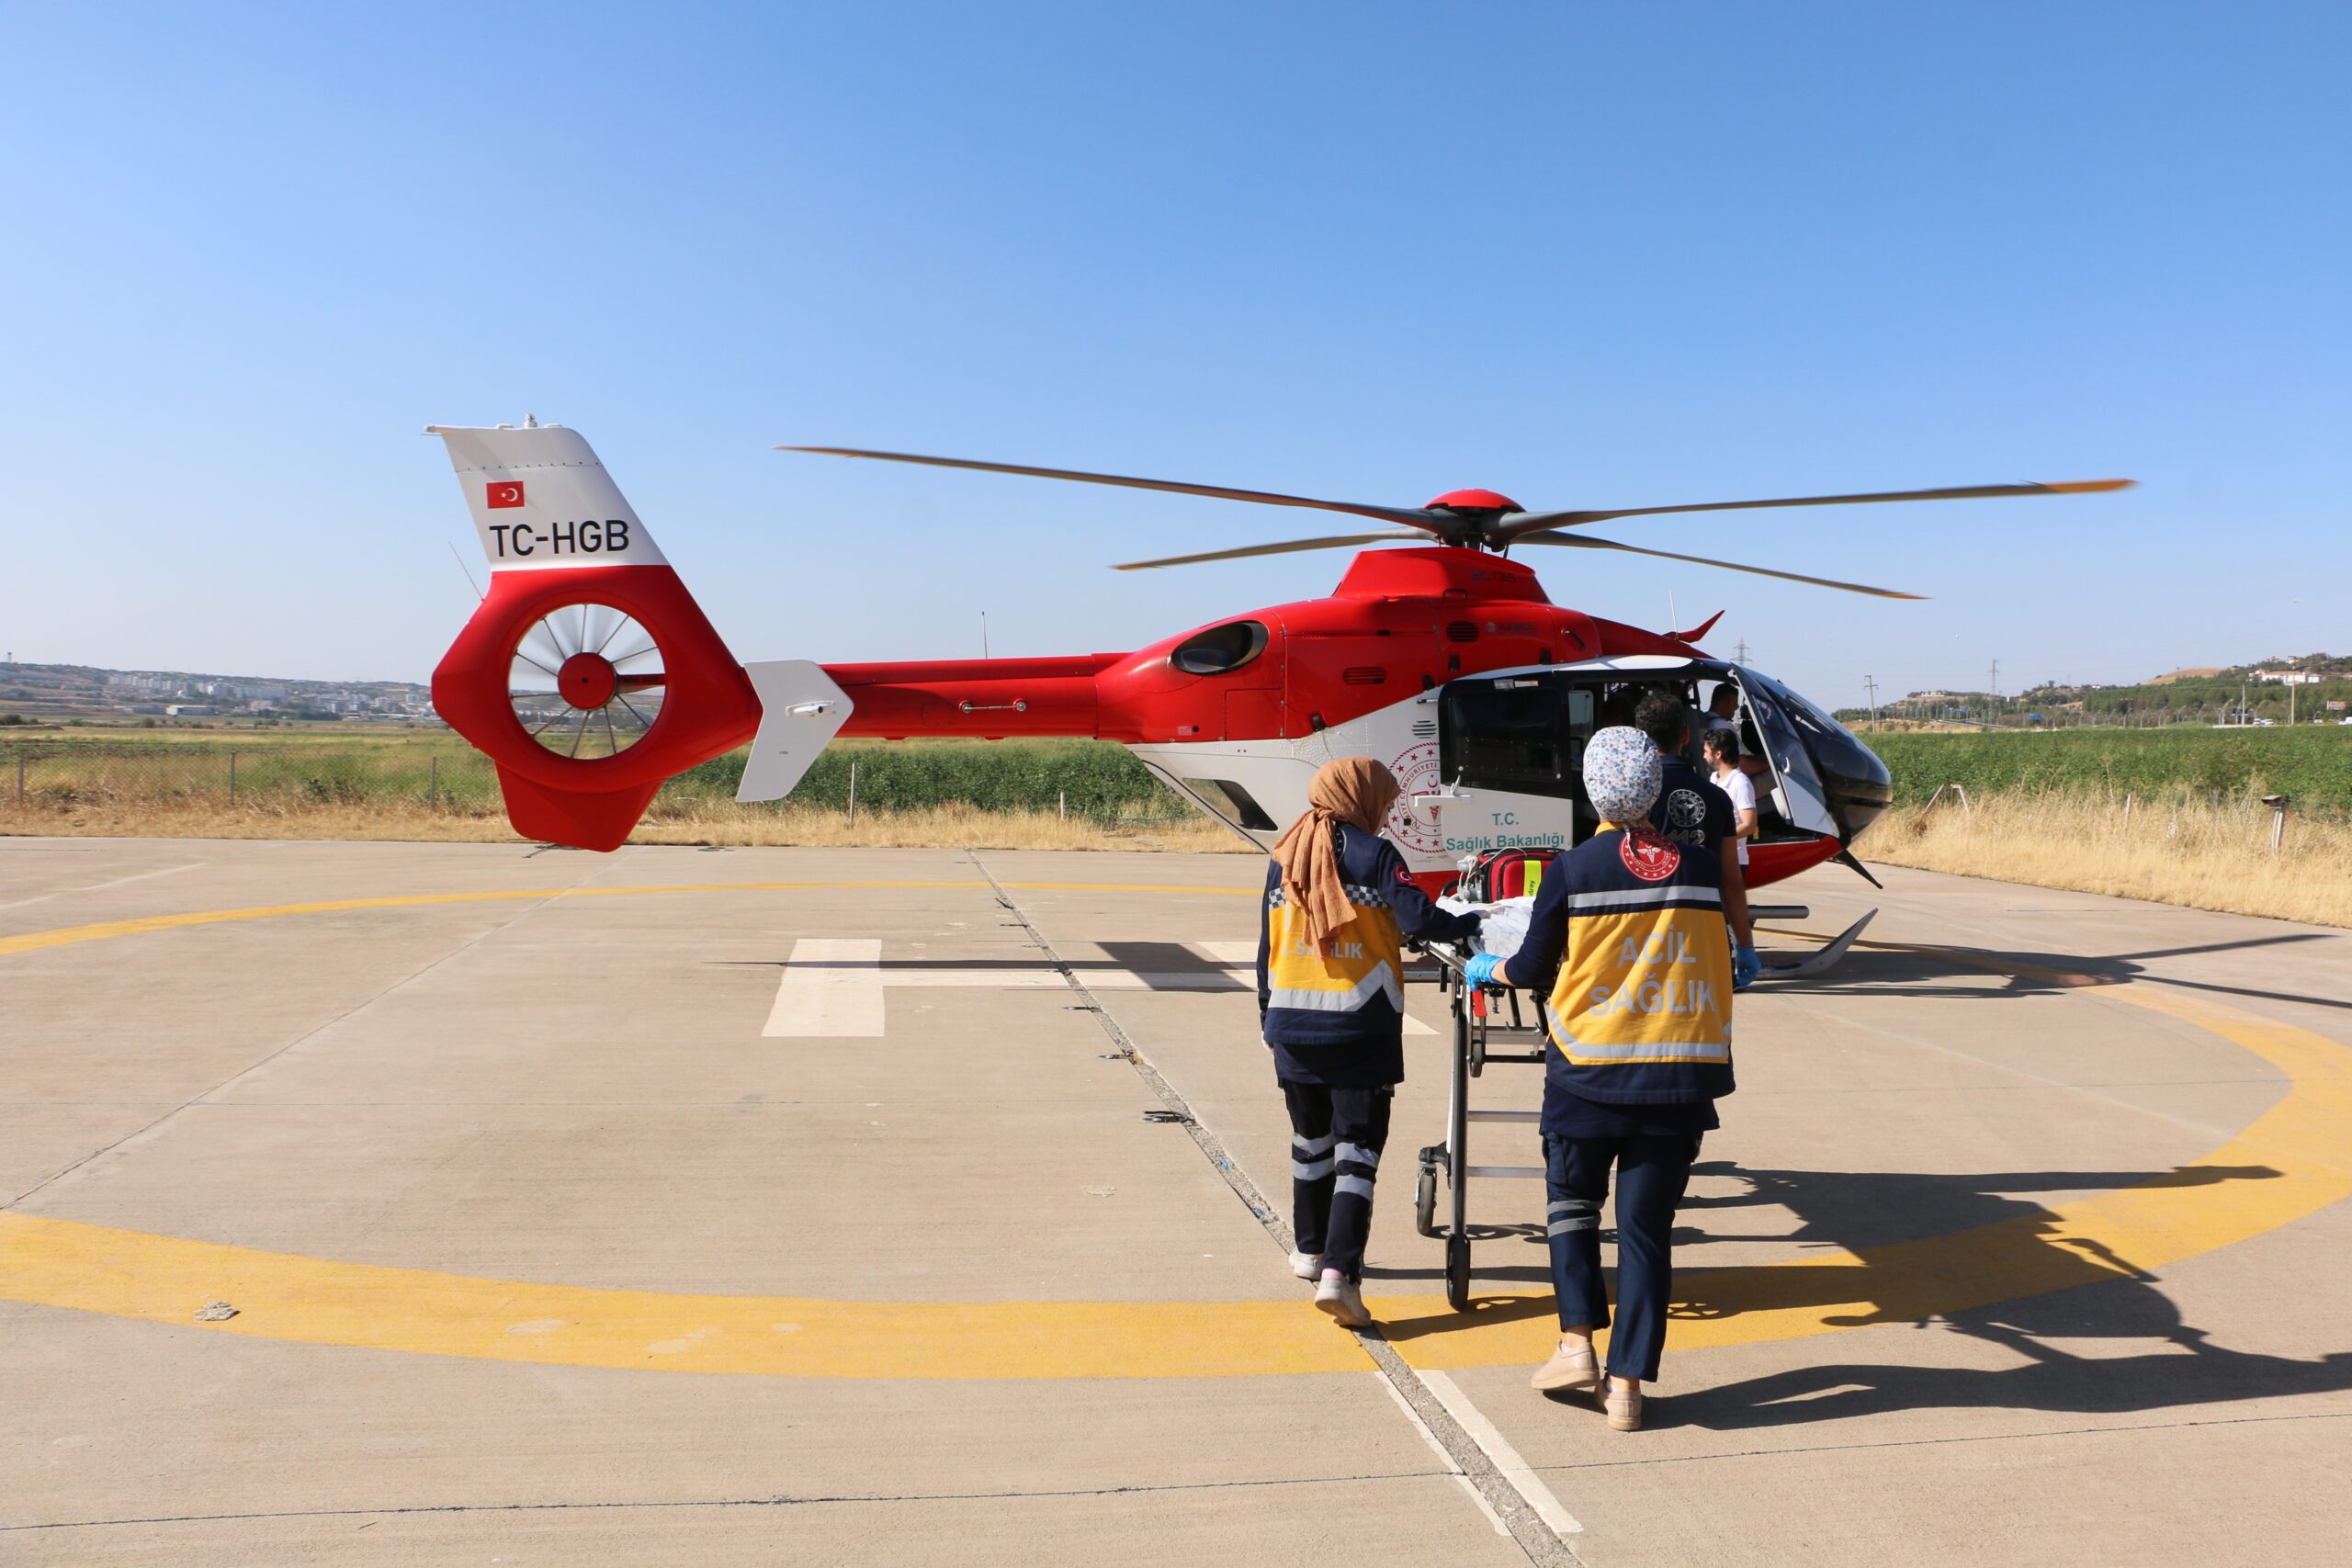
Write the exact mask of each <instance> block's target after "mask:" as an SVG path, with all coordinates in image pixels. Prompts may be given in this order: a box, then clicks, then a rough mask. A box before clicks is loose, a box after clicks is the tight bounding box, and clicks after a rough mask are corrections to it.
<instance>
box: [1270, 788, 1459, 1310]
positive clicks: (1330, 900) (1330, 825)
mask: <svg viewBox="0 0 2352 1568" xmlns="http://www.w3.org/2000/svg"><path fill="white" fill-rule="evenodd" d="M1306 798H1307V802H1308V810H1307V813H1306V816H1304V817H1301V818H1299V819H1298V820H1297V821H1295V822H1294V823H1292V824H1291V826H1290V830H1289V831H1288V832H1285V833H1284V834H1283V836H1282V837H1281V838H1280V839H1278V840H1275V841H1274V851H1273V863H1272V864H1271V865H1269V866H1268V867H1267V868H1266V897H1265V902H1264V905H1263V906H1262V908H1261V914H1260V918H1259V922H1258V1014H1259V1018H1260V1019H1261V1022H1262V1025H1263V1032H1264V1036H1265V1041H1266V1044H1267V1046H1268V1047H1269V1048H1270V1049H1271V1050H1272V1052H1273V1056H1274V1077H1275V1078H1276V1079H1277V1080H1278V1081H1279V1082H1280V1083H1281V1084H1282V1089H1283V1100H1284V1101H1285V1103H1286V1104H1287V1105H1288V1107H1289V1110H1290V1125H1291V1141H1290V1160H1291V1164H1290V1172H1291V1226H1292V1229H1293V1230H1294V1231H1295V1233H1296V1241H1295V1246H1296V1248H1297V1250H1295V1251H1294V1252H1293V1253H1292V1254H1291V1255H1290V1267H1291V1272H1292V1273H1294V1274H1296V1275H1297V1276H1298V1277H1299V1278H1300V1279H1302V1280H1313V1281H1315V1304H1316V1305H1317V1306H1318V1307H1320V1308H1322V1309H1323V1310H1324V1311H1325V1312H1328V1313H1329V1314H1331V1315H1332V1316H1333V1317H1334V1318H1336V1319H1338V1320H1339V1321H1340V1323H1341V1324H1342V1325H1345V1326H1347V1327H1350V1328H1363V1327H1368V1326H1370V1325H1371V1323H1372V1316H1371V1314H1368V1313H1367V1312H1365V1311H1364V1306H1363V1292H1362V1289H1361V1287H1362V1283H1363V1248H1364V1242H1365V1240H1366V1238H1367V1237H1368V1236H1369V1235H1371V1233H1372V1189H1373V1183H1374V1181H1375V1180H1376V1179H1378V1178H1379V1174H1380V1153H1381V1150H1382V1149H1383V1148H1384V1147H1385V1146H1386V1145H1387V1142H1388V1112H1389V1108H1390V1105H1391V1103H1392V1101H1393V1100H1394V1099H1395V1097H1396V1092H1397V1084H1399V1083H1401V1082H1403V1081H1404V1078H1405V987H1404V962H1405V961H1404V951H1403V950H1404V940H1405V938H1407V937H1430V938H1435V939H1437V940H1440V941H1445V942H1461V941H1464V940H1465V939H1466V938H1468V936H1469V935H1470V934H1471V933H1472V932H1473V931H1476V930H1477V926H1478V922H1477V918H1476V916H1474V915H1456V914H1453V913H1452V912H1450V911H1448V910H1445V909H1441V908H1438V907H1437V906H1436V905H1435V904H1432V903H1431V902H1430V900H1429V897H1428V896H1427V895H1426V894H1424V893H1423V892H1422V891H1421V890H1420V887H1419V885H1417V884H1416V883H1415V882H1414V881H1413V877H1412V874H1411V873H1410V872H1408V871H1407V870H1406V869H1405V857H1404V856H1403V855H1401V854H1399V853H1398V852H1397V846H1396V845H1394V844H1392V843H1390V842H1389V841H1388V840H1385V839H1384V838H1382V837H1381V836H1380V828H1381V824H1382V823H1383V822H1384V821H1385V820H1386V819H1387V817H1388V812H1389V808H1390V807H1393V806H1395V805H1396V804H1397V776H1396V775H1395V774H1394V773H1390V772H1389V771H1388V770H1387V769H1386V768H1385V767H1383V766H1382V765H1381V764H1380V763H1378V762H1375V761H1373V760H1372V759H1371V758H1369V757H1342V758H1340V759H1338V760H1337V761H1329V762H1326V763H1324V764H1323V766H1322V767H1321V768H1320V769H1318V770H1317V772H1316V774H1315V777H1314V780H1313V781H1312V782H1311V783H1310V784H1308V785H1307V786H1306Z"/></svg>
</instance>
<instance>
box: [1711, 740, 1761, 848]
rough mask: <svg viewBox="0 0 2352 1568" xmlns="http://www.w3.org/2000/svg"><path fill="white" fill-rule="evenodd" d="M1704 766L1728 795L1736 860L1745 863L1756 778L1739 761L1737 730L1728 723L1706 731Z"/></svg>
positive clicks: (1753, 821) (1753, 825)
mask: <svg viewBox="0 0 2352 1568" xmlns="http://www.w3.org/2000/svg"><path fill="white" fill-rule="evenodd" d="M1704 745H1705V748H1706V753H1707V766H1708V767H1710V768H1712V769H1713V770H1714V774H1715V787H1716V788H1718V789H1720V790H1722V791H1723V792H1724V794H1725V795H1729V796H1731V819H1732V829H1733V831H1734V832H1735V833H1736V834H1737V835H1738V838H1739V863H1740V864H1741V865H1742V866H1745V865H1747V840H1750V839H1753V838H1754V837H1756V781H1755V780H1754V779H1751V778H1749V777H1748V776H1747V772H1746V770H1744V769H1743V768H1741V767H1740V765H1739V731H1738V730H1736V729H1734V728H1730V727H1728V726H1725V727H1723V728H1713V729H1710V730H1708V731H1707V739H1706V740H1705V742H1704Z"/></svg>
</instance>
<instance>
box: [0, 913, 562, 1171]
mask: <svg viewBox="0 0 2352 1568" xmlns="http://www.w3.org/2000/svg"><path fill="white" fill-rule="evenodd" d="M583 875H584V873H583ZM547 903H548V899H546V898H542V899H540V900H539V901H538V902H537V903H536V904H533V905H531V906H530V907H529V908H523V909H517V910H515V913H514V914H512V915H510V916H508V917H507V918H506V919H503V920H501V921H500V922H498V924H496V925H494V926H488V927H485V928H483V929H482V930H481V931H476V932H475V933H474V934H473V935H472V936H469V937H468V938H467V939H466V940H465V941H464V942H459V943H458V945H457V946H455V947H453V948H450V949H449V950H448V951H447V952H446V953H440V954H438V955H436V956H435V957H434V958H431V959H429V960H427V961H426V962H425V963H424V964H419V965H418V966H417V967H416V968H414V969H412V970H410V971H409V972H408V973H407V974H405V975H402V976H401V977H400V978H398V979H396V980H392V981H390V982H388V983H387V984H385V985H384V986H382V987H379V988H378V989H376V990H374V991H372V992H370V993H368V995H367V996H365V997H362V998H360V999H359V1000H357V1001H356V1002H354V1003H352V1004H351V1005H350V1006H349V1007H347V1008H345V1009H344V1010H342V1011H341V1012H338V1013H336V1014H335V1015H334V1017H333V1018H330V1019H326V1020H323V1021H321V1022H318V1023H315V1024H313V1025H311V1027H310V1028H308V1029H306V1030H304V1031H302V1032H300V1034H297V1035H296V1036H294V1038H293V1039H291V1040H288V1042H286V1043H285V1044H283V1045H280V1046H279V1047H277V1049H276V1050H275V1051H271V1052H269V1053H268V1054H266V1055H264V1056H262V1057H261V1058H260V1059H259V1060H257V1061H252V1062H248V1063H246V1064H245V1065H244V1066H242V1067H240V1068H238V1069H237V1070H236V1071H235V1072H233V1073H231V1074H230V1075H229V1076H228V1077H225V1078H222V1079H221V1080H220V1082H219V1083H217V1084H214V1085H213V1086H212V1087H211V1088H209V1089H205V1090H203V1091H202V1092H201V1093H198V1094H193V1095H190V1096H189V1097H188V1098H187V1100H183V1101H181V1102H180V1103H179V1104H177V1105H175V1106H173V1107H172V1108H171V1109H170V1110H169V1111H164V1113H163V1114H162V1115H161V1116H158V1117H156V1118H155V1119H154V1120H153V1121H152V1122H148V1123H147V1124H146V1125H144V1126H142V1127H138V1128H134V1129H133V1130H131V1131H130V1132H128V1133H125V1134H123V1135H122V1136H121V1137H119V1138H117V1139H115V1140H114V1141H113V1142H112V1143H109V1144H107V1145H103V1146H101V1147H98V1148H95V1149H92V1150H91V1151H90V1152H89V1153H88V1154H85V1155H84V1156H82V1157H81V1158H80V1159H77V1160H75V1161H74V1163H73V1164H71V1165H68V1166H66V1167H64V1168H62V1169H59V1170H53V1171H51V1172H50V1173H49V1174H48V1175H47V1176H44V1177H42V1178H41V1179H40V1180H39V1181H36V1182H34V1183H33V1184H32V1185H31V1186H30V1187H28V1188H26V1189H25V1190H23V1191H22V1192H19V1193H17V1195H16V1196H15V1197H13V1198H10V1199H8V1200H7V1201H5V1202H0V1210H6V1209H14V1208H16V1207H17V1205H18V1204H20V1203H23V1202H24V1201H26V1200H28V1199H30V1198H35V1197H38V1196H40V1194H41V1193H43V1192H45V1191H47V1190H49V1189H51V1188H52V1187H54V1186H56V1185H58V1184H59V1183H60V1182H62V1181H65V1180H68V1179H71V1178H72V1177H73V1176H74V1174H75V1173H76V1172H78V1171H83V1170H86V1169H88V1168H90V1167H91V1166H92V1165H94V1164H96V1162H97V1161H99V1160H102V1159H104V1158H106V1156H108V1155H110V1154H112V1153H114V1152H115V1151H116V1150H118V1149H128V1148H132V1147H135V1146H137V1145H140V1144H142V1143H144V1142H145V1141H146V1140H147V1139H148V1138H150V1137H152V1136H153V1135H155V1134H158V1133H160V1132H161V1131H162V1130H163V1128H164V1125H165V1124H166V1123H168V1122H172V1121H174V1120H175V1119H176V1118H178V1117H179V1116H181V1115H184V1114H185V1113H187V1111H193V1110H196V1109H198V1108H199V1107H205V1106H207V1104H208V1102H209V1101H211V1100H212V1098H213V1096H215V1095H217V1094H219V1093H220V1092H221V1091H222V1090H223V1089H230V1088H232V1087H233V1086H234V1085H236V1084H237V1083H238V1082H239V1081H240V1080H241V1079H243V1078H247V1077H252V1076H253V1075H254V1074H255V1073H257V1072H259V1071H261V1070H262V1069H263V1068H264V1067H266V1066H269V1065H270V1064H271V1063H272V1062H275V1061H277V1059H278V1058H279V1057H281V1056H283V1055H286V1054H287V1053H288V1051H291V1050H294V1049H295V1048H296V1047H298V1046H300V1045H301V1044H303V1043H306V1042H308V1041H311V1040H315V1039H317V1038H318V1037H319V1036H320V1035H322V1034H323V1033H325V1032H327V1031H328V1030H330V1029H333V1028H334V1026H335V1025H336V1024H338V1023H341V1022H342V1021H344V1020H345V1019H346V1018H349V1017H351V1016H352V1015H353V1014H355V1013H357V1012H361V1011H364V1010H367V1009H368V1008H370V1007H373V1006H375V1005H376V1003H378V1002H379V1001H381V1000H382V999H383V998H386V997H388V996H390V995H391V994H392V993H393V992H394V991H397V990H399V989H400V988H401V987H403V986H406V985H409V984H411V983H413V982H414V981H415V980H418V979H420V978H422V977H423V976H425V975H428V974H431V973H432V972H433V971H434V970H435V969H438V968H439V967H440V966H441V965H442V964H447V962H448V961H449V960H451V959H452V958H455V957H457V956H458V954H459V953H466V952H469V951H470V950H471V949H472V948H473V947H474V946H475V945H476V944H477V943H479V942H483V941H485V940H487V939H488V938H490V937H491V936H492V935H494V934H496V933H497V932H499V931H505V930H506V929H508V928H509V927H511V926H512V925H514V924H515V921H516V920H519V919H523V918H524V917H525V916H526V915H528V914H530V912H531V910H532V909H537V908H543V907H544V906H545V905H546V904H547ZM0 951H5V949H0Z"/></svg>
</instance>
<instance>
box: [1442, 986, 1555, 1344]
mask: <svg viewBox="0 0 2352 1568" xmlns="http://www.w3.org/2000/svg"><path fill="white" fill-rule="evenodd" d="M1424 951H1425V952H1426V953H1428V954H1429V956H1430V958H1432V959H1434V960H1436V962H1437V972H1436V973H1435V975H1434V976H1430V978H1432V979H1433V980H1434V981H1435V983H1436V985H1437V986H1438V988H1439V989H1440V990H1441V991H1442V992H1443V993H1444V995H1445V997H1446V1000H1447V1011H1448V1012H1449V1014H1450V1015H1451V1018H1452V1021H1453V1028H1452V1030H1451V1032H1450V1037H1451V1040H1452V1043H1453V1071H1452V1073H1451V1074H1450V1075H1449V1084H1448V1089H1447V1093H1446V1107H1445V1142H1443V1143H1442V1144H1431V1145H1429V1146H1428V1147H1426V1148H1424V1149H1422V1150H1421V1153H1420V1166H1421V1168H1420V1175H1419V1179H1418V1180H1417V1181H1416V1182H1415V1184H1414V1188H1413V1224H1414V1228H1415V1229H1417V1230H1419V1232H1420V1233H1421V1234H1422V1235H1426V1236H1438V1235H1442V1236H1443V1237H1444V1238H1445V1299H1446V1302H1447V1303H1448V1304H1449V1305H1451V1306H1452V1307H1453V1310H1454V1311H1456V1312H1468V1311H1469V1310H1470V1222H1469V1211H1470V1183H1471V1180H1472V1179H1474V1178H1483V1179H1518V1180H1536V1181H1541V1180H1542V1179H1544V1168H1543V1167H1542V1166H1540V1165H1472V1164H1471V1163H1470V1123H1471V1122H1516V1123H1518V1124H1520V1125H1522V1126H1532V1125H1534V1124H1535V1123H1537V1122H1541V1121H1542V1120H1543V1119H1544V1113H1543V1111H1474V1110H1472V1109H1471V1107H1470V1080H1471V1079H1472V1078H1475V1077H1481V1076H1483V1075H1484V1074H1485V1072H1486V1070H1487V1063H1489V1062H1510V1063H1519V1064H1526V1063H1532V1064H1533V1065H1535V1066H1543V1064H1544V1028H1543V1023H1542V1019H1543V1014H1542V1012H1541V1011H1540V1010H1536V1009H1538V1008H1539V1007H1540V1004H1538V1003H1537V1002H1536V1001H1535V999H1534V997H1533V994H1532V993H1531V992H1521V991H1519V990H1516V989H1512V988H1510V987H1502V986H1473V985H1471V984H1470V982H1469V980H1468V978H1467V976H1465V975H1464V965H1465V964H1468V963H1469V961H1470V958H1471V954H1470V953H1467V952H1464V951H1463V950H1462V949H1460V948H1459V947H1457V946H1456V945H1455V944H1453V943H1451V942H1430V943H1427V944H1426V945H1425V947H1424ZM1498 1010H1508V1021H1504V1020H1503V1019H1501V1018H1498ZM1531 1015H1532V1017H1531ZM1498 1045H1499V1046H1502V1047H1505V1049H1501V1050H1498V1049H1496V1047H1497V1046H1498ZM1531 1047H1532V1049H1531ZM1440 1166H1442V1167H1443V1168H1444V1169H1445V1184H1446V1188H1447V1191H1448V1195H1449V1196H1450V1198H1451V1199H1452V1202H1453V1213H1452V1215H1451V1222H1450V1224H1447V1225H1445V1226H1443V1227H1441V1226H1439V1224H1437V1175H1438V1168H1439V1167H1440Z"/></svg>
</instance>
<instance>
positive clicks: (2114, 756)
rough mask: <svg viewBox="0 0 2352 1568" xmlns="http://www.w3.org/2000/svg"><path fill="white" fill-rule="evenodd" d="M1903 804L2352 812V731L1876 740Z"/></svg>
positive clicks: (2081, 732) (2096, 732)
mask: <svg viewBox="0 0 2352 1568" xmlns="http://www.w3.org/2000/svg"><path fill="white" fill-rule="evenodd" d="M1863 739H1864V740H1865V741H1866V742H1867V743H1868V744H1869V746H1870V748H1871V750H1873V751H1876V752H1877V753H1878V754H1879V756H1880V757H1881V758H1882V759H1883V761H1885V763H1886V765H1887V767H1888V769H1889V770H1890V771H1891V772H1892V773H1894V798H1895V801H1896V803H1897V804H1898V805H1909V804H1913V803H1916V802H1919V801H1924V800H1926V799H1927V798H1928V796H1929V795H1932V794H1934V793H1935V790H1936V788H1937V786H1938V785H1939V784H1961V785H1963V786H1965V787H1966V788H1967V790H1968V791H1969V793H1970V794H1972V795H2002V794H2020V793H2022V794H2028V795H2039V794H2048V793H2056V794H2064V795H2102V796H2112V797H2114V798H2117V799H2120V798H2121V797H2122V796H2124V795H2136V796H2138V797H2139V798H2141V799H2143V800H2151V801H2153V800H2159V799H2179V798H2185V799H2191V800H2197V801H2214V802H2228V801H2236V800H2244V799H2245V798H2247V797H2249V796H2253V795H2271V794H2278V795H2287V796H2288V797H2289V798H2290V799H2291V800H2292V801H2293V802H2294V804H2295V807H2297V809H2299V810H2304V811H2318V812H2330V813H2339V814H2342V813H2352V728H2337V727H2336V726H2334V725H2328V726H2325V727H2324V728H2323V727H2318V726H2310V727H2304V728H2295V729H2288V728H2277V729H2255V728H2246V729H2201V728H2192V727H2189V726H2186V725H2182V726H2177V727H2175V728H2165V729H2121V728H2112V729H2110V728H2091V729H2064V730H2057V731H2052V732H2049V733H2042V734H2035V733H2029V732H2018V731H1998V732H1994V733H1989V734H1976V735H1967V734H1962V735H1949V734H1901V733H1890V734H1877V735H1869V736H1865V737H1864V738H1863Z"/></svg>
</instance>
